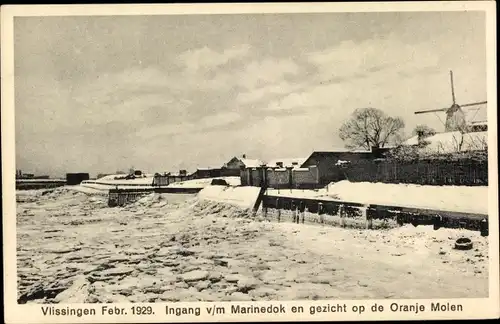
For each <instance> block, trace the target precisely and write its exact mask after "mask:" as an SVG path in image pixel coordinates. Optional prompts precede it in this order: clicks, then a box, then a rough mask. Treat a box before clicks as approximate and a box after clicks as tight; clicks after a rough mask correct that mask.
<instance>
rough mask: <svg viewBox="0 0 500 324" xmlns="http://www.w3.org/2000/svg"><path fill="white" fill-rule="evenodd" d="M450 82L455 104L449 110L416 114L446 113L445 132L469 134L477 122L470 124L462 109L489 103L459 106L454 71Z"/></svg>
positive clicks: (432, 110)
mask: <svg viewBox="0 0 500 324" xmlns="http://www.w3.org/2000/svg"><path fill="white" fill-rule="evenodd" d="M450 82H451V97H452V100H453V103H452V105H451V106H450V107H449V108H439V109H431V110H422V111H416V112H415V114H416V115H418V114H427V113H437V112H445V113H446V122H445V123H444V127H445V132H454V131H460V132H462V133H464V132H468V131H469V128H471V125H474V124H477V122H475V123H474V122H472V123H471V122H468V121H467V120H466V118H465V113H464V111H463V110H462V108H465V107H474V106H479V105H484V104H485V103H487V101H480V102H473V103H468V104H464V105H459V104H457V103H456V99H455V88H454V86H453V71H450ZM472 109H474V110H479V108H472ZM438 117H439V116H438ZM473 118H474V117H473ZM480 123H483V124H486V123H485V122H480Z"/></svg>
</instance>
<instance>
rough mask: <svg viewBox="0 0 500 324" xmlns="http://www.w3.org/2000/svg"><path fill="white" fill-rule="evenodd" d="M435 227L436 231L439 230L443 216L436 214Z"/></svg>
mask: <svg viewBox="0 0 500 324" xmlns="http://www.w3.org/2000/svg"><path fill="white" fill-rule="evenodd" d="M432 221H433V222H432V223H433V228H434V230H435V231H437V230H438V229H439V228H440V227H441V222H442V221H443V218H442V217H441V216H439V215H436V216H434V218H433V220H432Z"/></svg>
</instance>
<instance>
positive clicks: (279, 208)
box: [276, 198, 281, 223]
mask: <svg viewBox="0 0 500 324" xmlns="http://www.w3.org/2000/svg"><path fill="white" fill-rule="evenodd" d="M280 202H281V201H280V199H279V198H276V209H277V210H278V223H279V222H280V221H281V206H280Z"/></svg>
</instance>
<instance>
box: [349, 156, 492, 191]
mask: <svg viewBox="0 0 500 324" xmlns="http://www.w3.org/2000/svg"><path fill="white" fill-rule="evenodd" d="M341 168H342V169H343V172H344V174H345V178H346V179H347V180H349V181H352V182H362V181H367V182H384V183H414V184H421V185H457V186H459V185H465V186H487V185H488V163H487V161H475V160H465V159H462V160H439V159H429V160H413V161H391V160H373V161H356V162H353V163H349V164H346V165H345V166H343V167H341Z"/></svg>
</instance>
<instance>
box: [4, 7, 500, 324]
mask: <svg viewBox="0 0 500 324" xmlns="http://www.w3.org/2000/svg"><path fill="white" fill-rule="evenodd" d="M464 10H467V11H476V10H477V11H485V13H486V29H487V33H486V35H487V67H488V68H487V85H488V95H487V100H488V119H489V136H488V140H489V143H488V146H489V149H490V156H489V183H490V191H489V197H488V198H489V210H490V213H489V215H490V236H489V239H490V241H489V248H490V250H489V261H490V268H489V292H490V296H489V298H477V299H449V300H441V301H442V302H451V303H461V304H462V305H463V306H464V311H463V312H461V313H454V312H448V313H432V312H424V313H419V314H414V313H399V312H398V313H395V312H390V311H389V312H388V311H386V312H383V313H370V312H365V313H363V314H361V315H356V314H353V313H347V314H345V313H323V314H317V315H314V316H311V315H309V313H308V312H307V309H308V306H310V305H324V304H327V303H328V301H300V302H297V301H293V302H285V301H281V302H280V301H274V302H240V303H238V304H240V305H269V304H283V305H285V306H286V307H287V309H290V308H291V307H292V306H293V305H301V306H304V308H305V309H306V312H305V313H303V314H293V313H291V312H288V313H287V314H285V315H257V314H254V315H249V316H243V315H231V314H227V313H226V315H223V316H221V315H219V316H210V315H206V311H204V308H205V306H210V305H214V304H217V305H218V306H225V308H226V309H227V310H229V309H230V305H231V304H234V303H228V302H219V303H176V305H175V306H183V305H184V306H200V307H201V308H202V316H199V317H195V316H185V317H175V316H166V315H163V316H162V315H160V314H161V313H164V311H163V310H164V307H165V305H171V304H169V303H155V304H148V305H151V306H153V308H154V310H155V312H156V313H157V315H155V316H134V317H133V316H123V317H120V316H117V317H115V316H106V315H104V316H100V315H96V316H93V317H90V318H89V317H87V318H85V317H82V318H74V317H45V316H42V314H41V310H40V305H34V304H29V305H18V304H17V302H16V297H15V296H16V282H17V280H16V278H17V275H16V244H15V242H16V231H15V228H16V220H15V218H16V212H15V204H16V203H15V190H14V188H15V178H14V174H15V172H14V170H15V139H14V134H15V132H14V124H15V123H14V75H13V72H14V64H13V59H14V48H13V18H14V17H15V16H25V17H26V16H87V15H165V14H168V15H181V14H189V15H194V14H237V13H306V12H308V13H312V12H381V11H401V12H403V11H464ZM1 33H2V34H1V39H2V44H1V45H2V46H1V54H2V62H1V63H2V65H1V67H2V70H1V73H2V101H1V107H2V108H1V109H2V110H1V113H2V172H3V173H2V179H3V181H2V205H3V237H4V297H5V302H4V310H5V321H6V323H27V322H30V323H35V322H36V323H63V322H66V323H67V322H68V321H74V322H75V323H86V322H102V323H116V322H124V323H130V322H136V323H143V322H151V321H156V322H158V321H161V322H165V321H168V322H198V321H211V322H214V321H262V320H268V321H273V320H274V321H285V320H288V321H295V320H297V321H301V320H304V321H320V320H321V321H325V320H328V321H331V320H345V321H348V320H357V321H360V320H379V319H381V320H384V319H386V320H408V319H419V320H425V319H459V318H460V319H476V318H477V319H481V318H498V317H499V316H500V312H499V260H498V254H499V249H498V200H497V199H498V185H497V184H498V175H497V165H498V164H497V163H498V161H497V154H496V153H497V152H496V148H497V138H496V134H497V125H496V120H497V111H496V109H495V108H496V107H497V101H496V99H497V98H496V11H495V2H493V1H463V2H451V1H450V2H445V1H439V2H438V1H432V2H391V3H383V2H377V3H374V2H372V3H279V4H278V3H265V4H248V3H245V4H194V5H192V4H179V5H158V4H149V5H129V4H122V5H48V6H44V5H24V6H2V7H1ZM438 301H439V300H426V299H422V300H378V301H377V300H357V301H346V300H343V301H329V302H330V303H335V302H341V303H346V304H347V305H348V307H350V306H352V305H364V306H365V307H367V308H369V307H370V306H371V305H372V304H373V303H378V304H382V305H384V306H385V308H386V309H388V307H389V305H390V303H392V302H399V303H405V304H414V303H419V304H425V305H427V308H429V307H430V303H431V302H438ZM111 305H112V306H118V307H129V306H130V304H126V305H119V304H111ZM71 306H72V307H78V305H76V304H72V305H71ZM80 306H84V307H87V308H94V309H96V310H97V313H98V314H99V313H100V309H101V306H102V305H89V304H86V305H80ZM203 314H204V315H203Z"/></svg>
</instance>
